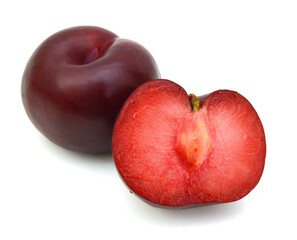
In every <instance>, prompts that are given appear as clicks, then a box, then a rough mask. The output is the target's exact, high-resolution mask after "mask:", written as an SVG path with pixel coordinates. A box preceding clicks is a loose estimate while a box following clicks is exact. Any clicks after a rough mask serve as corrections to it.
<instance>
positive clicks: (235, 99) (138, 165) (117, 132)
mask: <svg viewBox="0 0 297 240" xmlns="http://www.w3.org/2000/svg"><path fill="white" fill-rule="evenodd" d="M190 98H191V95H190ZM190 98H189V96H188V94H187V93H186V92H185V90H184V89H183V88H182V87H181V86H179V85H177V84H175V83H173V82H171V81H169V80H163V79H158V80H153V81H150V82H147V83H145V84H143V85H142V86H140V87H139V88H138V89H136V91H134V92H133V93H132V95H131V96H130V97H129V98H128V99H127V101H126V102H125V104H124V106H123V108H122V110H121V112H120V114H119V116H118V118H117V121H116V124H115V127H114V132H113V155H114V160H115V164H116V167H117V169H118V171H119V173H120V175H121V177H122V178H123V180H124V181H125V183H126V184H127V186H128V187H129V188H130V189H131V190H132V191H133V192H134V193H136V194H137V195H139V196H140V197H142V198H144V199H146V200H148V201H150V202H152V203H156V204H160V205H164V206H188V205H193V204H199V203H211V202H218V203H223V202H231V201H236V200H238V199H241V198H243V197H244V196H246V195H247V194H248V193H249V192H250V191H251V190H252V189H253V188H254V187H255V186H256V185H257V183H258V182H259V180H260V178H261V175H262V172H263V169H264V163H265V156H266V143H265V134H264V130H263V126H262V123H261V121H260V118H259V116H258V114H257V113H256V111H255V109H254V108H253V106H252V105H251V104H250V102H249V101H248V100H247V99H245V98H244V97H243V96H242V95H240V94H239V93H237V92H234V91H230V90H219V91H215V92H213V93H210V94H208V95H206V96H204V97H201V99H200V98H199V101H198V103H197V102H196V106H195V104H194V106H193V102H192V104H191V101H190ZM197 104H198V106H197Z"/></svg>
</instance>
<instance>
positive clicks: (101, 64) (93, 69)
mask: <svg viewBox="0 0 297 240" xmlns="http://www.w3.org/2000/svg"><path fill="white" fill-rule="evenodd" d="M158 77H159V71H158V68H157V65H156V63H155V61H154V59H153V57H152V56H151V54H150V53H149V52H148V51H147V50H146V49H145V48H144V47H142V46H141V45H139V44H138V43H136V42H133V41H130V40H126V39H121V38H119V37H118V36H117V35H115V34H114V33H112V32H110V31H108V30H106V29H103V28H99V27H92V26H82V27H73V28H69V29H65V30H62V31H60V32H57V33H55V34H54V35H52V36H50V37H49V38H47V39H46V40H45V41H44V42H43V43H42V44H41V45H40V46H39V47H38V48H37V49H36V50H35V52H34V53H33V55H32V56H31V58H30V59H29V61H28V63H27V66H26V68H25V71H24V74H23V79H22V86H21V94H22V101H23V105H24V107H25V110H26V113H27V115H28V117H29V118H30V120H31V121H32V123H33V124H34V125H35V127H36V128H37V129H38V130H39V131H40V132H41V133H43V134H44V135H45V136H46V137H47V138H48V139H50V140H51V141H52V142H54V143H56V144H58V145H60V146H62V147H64V148H67V149H70V150H74V151H78V152H85V153H94V154H96V153H103V152H109V151H111V137H112V129H113V125H114V122H115V120H116V117H117V114H118V113H119V111H120V109H121V107H122V104H123V103H124V101H125V100H126V98H127V97H128V96H129V95H130V93H131V92H132V91H133V90H135V89H136V88H137V87H138V86H140V85H141V84H142V83H144V82H147V81H149V80H152V79H154V78H158Z"/></svg>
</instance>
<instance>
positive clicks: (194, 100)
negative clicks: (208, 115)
mask: <svg viewBox="0 0 297 240" xmlns="http://www.w3.org/2000/svg"><path fill="white" fill-rule="evenodd" d="M189 99H190V102H191V105H192V111H193V112H198V111H199V110H200V97H197V96H196V95H195V94H193V93H191V94H190V95H189Z"/></svg>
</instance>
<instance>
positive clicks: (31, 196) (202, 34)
mask: <svg viewBox="0 0 297 240" xmlns="http://www.w3.org/2000/svg"><path fill="white" fill-rule="evenodd" d="M0 24H1V35H0V53H1V56H0V73H1V74H0V78H1V94H0V98H1V99H0V100H1V101H0V104H1V105H0V109H1V110H0V112H1V118H0V121H1V124H0V128H1V129H0V141H1V148H0V150H1V153H0V154H1V155H0V239H1V240H2V239H3V240H8V239H30V240H35V239H39V240H40V239H42V240H47V239H51V240H52V239H55V240H60V239H63V240H65V239H72V240H73V239H88V240H89V239H225V238H226V239H264V238H265V239H269V238H271V237H275V238H277V239H297V234H296V214H297V211H296V210H297V208H296V183H297V177H296V176H297V157H296V149H297V141H296V134H297V127H296V125H297V113H296V111H297V97H296V92H297V91H296V90H297V88H296V85H295V84H294V83H295V82H296V80H297V2H296V1H286V0H281V1H274V0H269V1H268V0H267V1H263V0H250V1H239V0H234V1H212V0H209V1H186V0H183V1H173V0H171V1H169V0H163V1H162V0H158V1H153V0H150V1H136V0H135V1H129V0H123V1H112V0H110V1H108V0H106V1H100V0H96V1H89V0H84V1H75V0H72V1H62V0H59V1H57V0H51V1H32V0H26V1H2V2H1V4H0ZM77 25H95V26H101V27H104V28H107V29H109V30H111V31H113V32H114V33H116V34H117V35H119V36H121V37H123V38H128V39H131V40H134V41H137V42H139V43H141V44H142V45H143V46H145V47H146V48H147V49H148V50H149V51H150V52H151V53H152V55H153V56H154V58H155V60H156V62H157V63H158V66H159V69H160V71H161V74H162V77H163V78H167V79H171V80H173V81H175V82H177V83H178V84H180V85H181V86H183V87H184V88H185V89H186V91H188V92H189V93H190V92H193V93H195V94H197V95H202V94H206V93H209V92H212V91H214V90H217V89H231V90H236V91H238V92H239V93H241V94H242V95H244V96H245V97H246V98H248V99H249V100H250V102H251V103H252V104H253V106H254V107H255V109H256V110H257V112H258V114H259V116H260V118H261V120H262V123H263V125H264V128H265V132H266V138H267V157H266V166H265V170H264V174H263V176H262V179H261V181H260V183H259V184H258V185H257V187H256V188H255V189H254V190H253V191H252V192H251V193H250V194H249V195H248V196H247V197H245V198H244V199H242V200H240V201H237V202H234V203H229V204H222V205H212V206H203V207H197V208H190V209H178V210H169V209H161V208H155V207H152V206H150V205H147V204H146V203H144V202H142V201H141V200H140V199H138V198H137V197H135V196H134V195H132V194H130V193H129V191H128V189H127V188H126V187H125V186H124V184H123V183H122V181H121V180H120V178H119V176H118V174H117V171H116V169H115V166H114V163H113V160H112V156H111V155H108V154H107V155H103V156H101V155H99V156H89V155H85V154H78V153H73V152H71V151H67V150H64V149H62V148H60V147H57V146H55V145H54V144H52V143H51V142H49V141H48V140H47V139H46V138H44V137H43V136H42V135H41V134H40V133H39V132H38V131H37V130H36V129H35V128H34V126H33V125H32V124H31V122H30V121H29V119H28V118H27V116H26V114H25V111H24V109H23V106H22V102H21V95H20V85H21V78H22V73H23V70H24V67H25V64H26V62H27V60H28V59H29V57H30V55H31V54H32V52H33V51H34V50H35V48H36V47H37V46H38V45H39V44H40V43H41V42H42V41H43V40H44V39H45V38H47V37H48V36H49V35H51V34H53V33H55V32H56V31H58V30H61V29H64V28H67V27H72V26H77Z"/></svg>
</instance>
